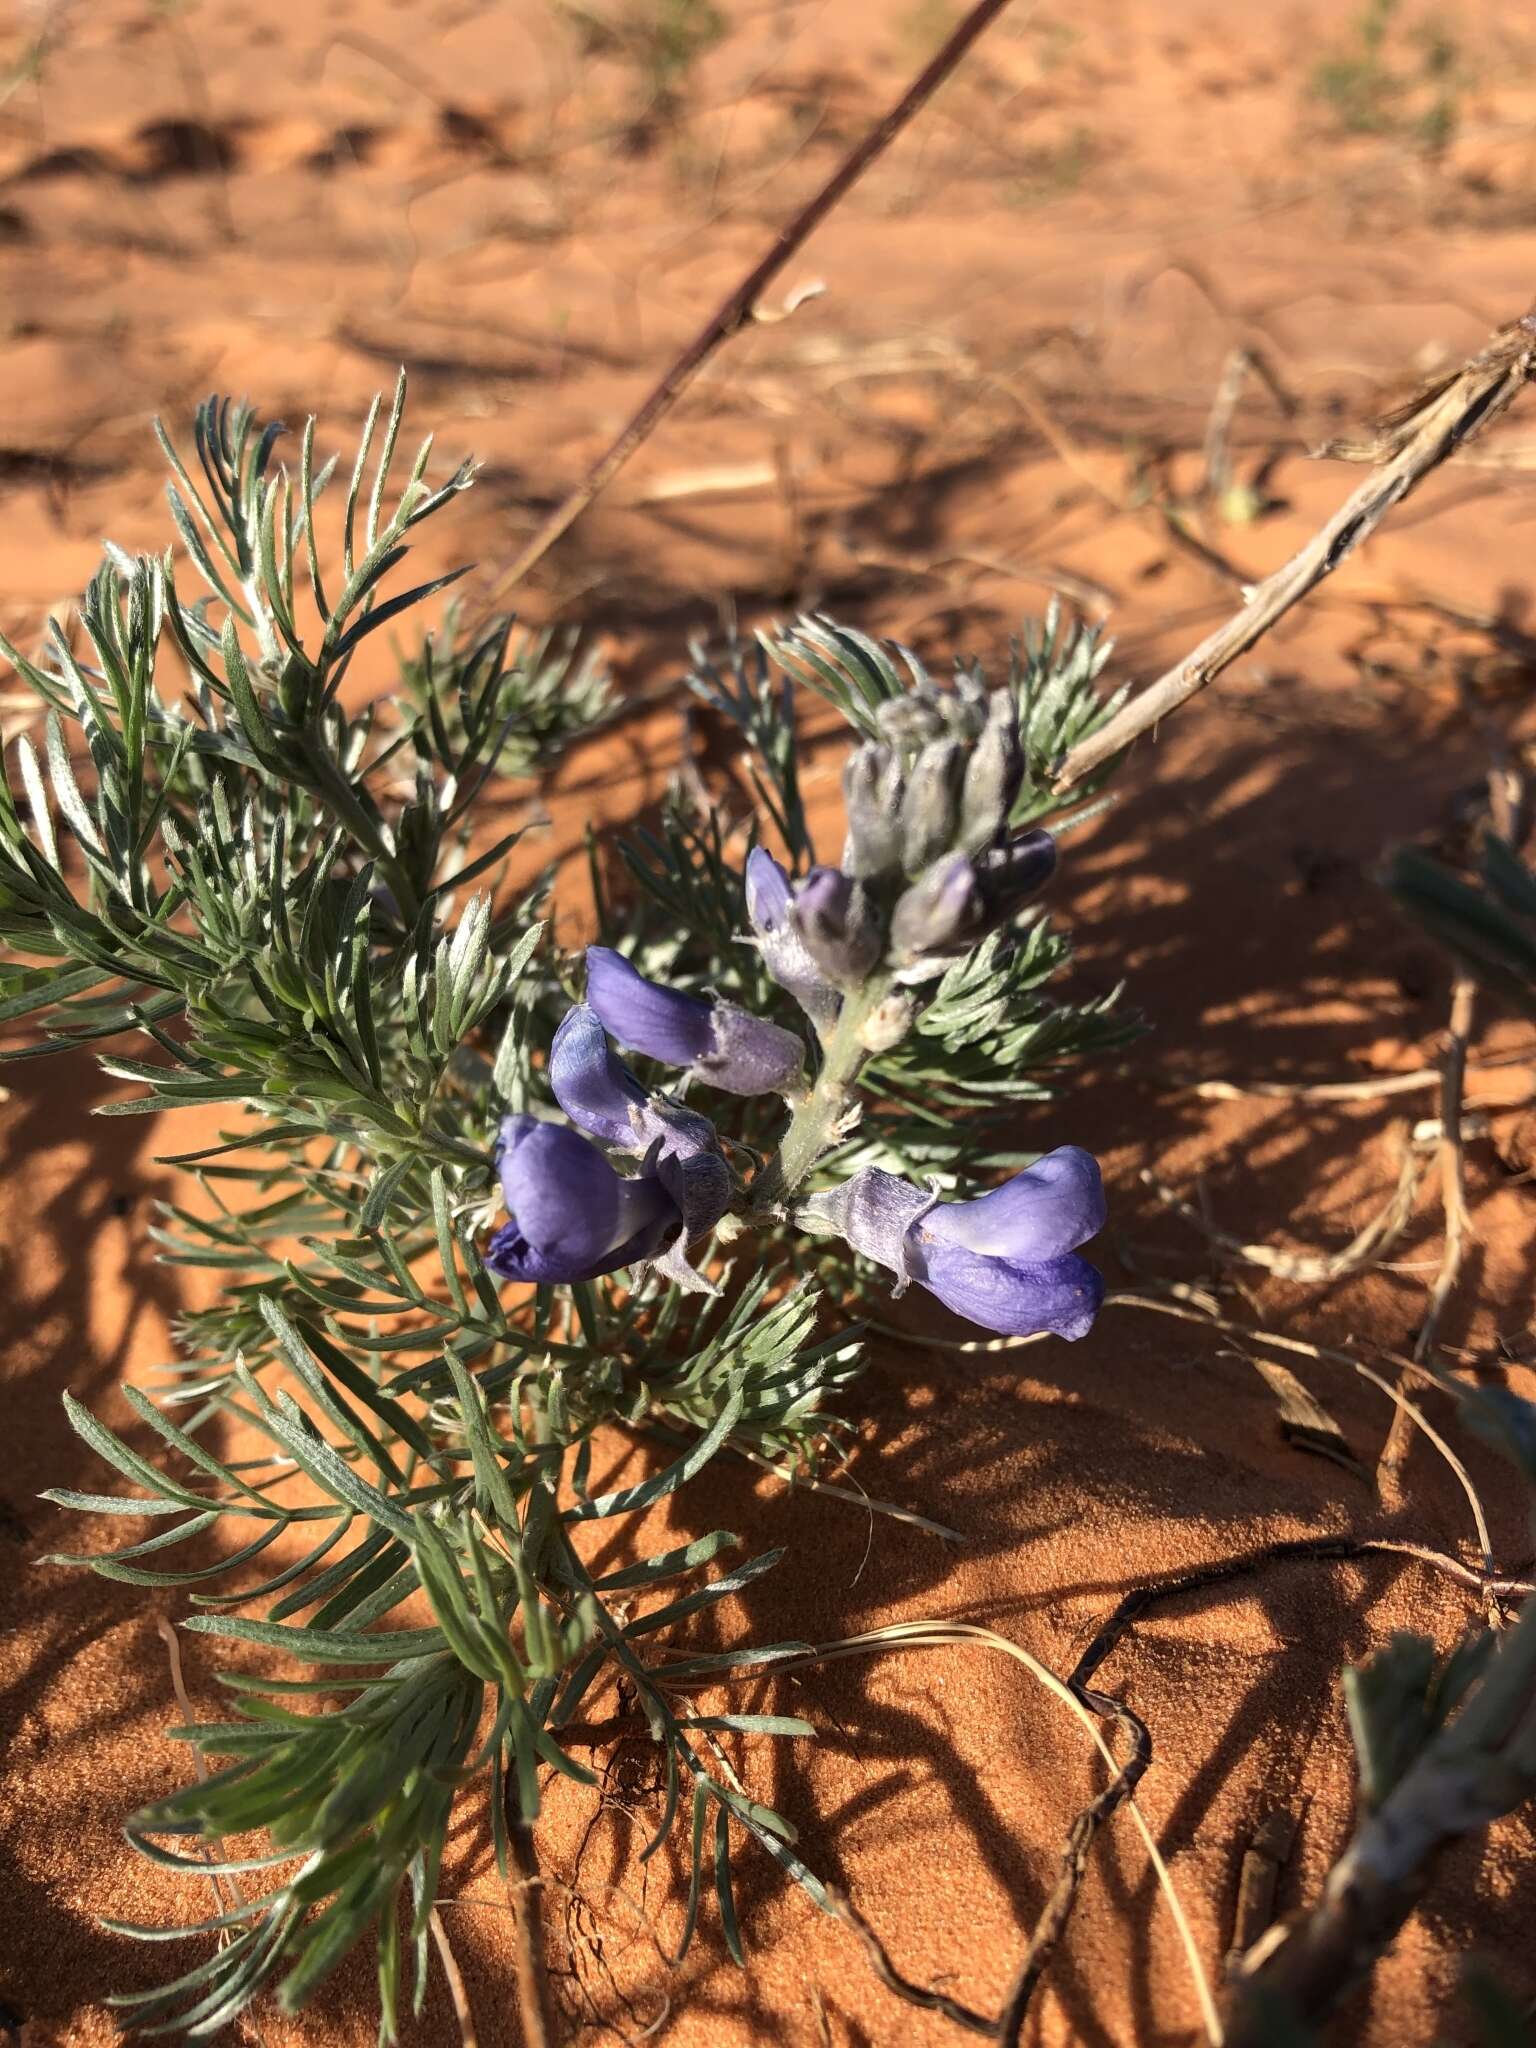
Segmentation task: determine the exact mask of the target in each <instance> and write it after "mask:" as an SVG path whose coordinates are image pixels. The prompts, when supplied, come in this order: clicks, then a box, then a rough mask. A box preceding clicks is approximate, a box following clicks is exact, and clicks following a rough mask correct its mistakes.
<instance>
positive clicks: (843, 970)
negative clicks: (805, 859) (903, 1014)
mask: <svg viewBox="0 0 1536 2048" xmlns="http://www.w3.org/2000/svg"><path fill="white" fill-rule="evenodd" d="M790 917H791V920H792V922H793V924H794V927H795V929H796V930H797V931H798V932H799V934H800V936H801V938H802V939H803V940H804V941H805V947H806V951H807V952H808V953H809V954H810V956H811V958H812V959H813V960H814V961H815V962H816V965H817V966H818V967H819V968H820V969H821V971H822V973H823V974H824V975H825V976H826V977H827V979H828V981H830V982H832V983H833V984H834V985H835V986H836V987H838V988H857V987H858V986H859V984H860V982H862V981H864V980H866V979H867V977H868V975H869V973H870V971H871V969H872V968H873V967H874V965H875V963H876V962H877V961H878V960H879V958H880V955H881V952H882V950H883V948H884V937H883V934H882V932H881V930H880V919H879V916H878V913H877V912H876V910H875V906H874V904H873V903H872V902H871V900H870V896H869V891H868V890H867V889H865V888H864V886H863V885H862V883H859V882H856V881H854V880H853V878H852V877H851V876H850V875H845V874H844V873H843V872H842V870H841V868H812V869H811V872H810V873H809V874H808V875H807V876H806V878H805V880H804V881H803V882H802V883H801V884H800V886H799V887H798V888H797V889H796V891H795V900H794V907H793V909H792V910H791V912H790Z"/></svg>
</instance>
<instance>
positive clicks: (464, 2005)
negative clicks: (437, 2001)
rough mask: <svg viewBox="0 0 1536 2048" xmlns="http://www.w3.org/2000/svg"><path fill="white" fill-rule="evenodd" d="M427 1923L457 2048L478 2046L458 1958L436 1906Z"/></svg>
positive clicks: (478, 2047) (478, 2039)
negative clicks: (455, 2027)
mask: <svg viewBox="0 0 1536 2048" xmlns="http://www.w3.org/2000/svg"><path fill="white" fill-rule="evenodd" d="M427 1925H428V1927H430V1928H431V1930H432V1939H433V1940H434V1941H435V1942H436V1944H437V1954H438V1960H439V1961H440V1962H441V1963H442V1966H443V1975H444V1976H445V1977H446V1978H447V1979H448V1996H449V1998H450V1999H451V2000H452V2001H453V2013H454V2018H455V2019H456V2020H457V2021H458V2023H459V2048H480V2037H479V2036H478V2034H476V2032H475V2016H474V2014H473V2013H472V2012H471V2011H470V2006H469V1993H468V1992H467V1991H466V1990H465V1989H464V1978H463V1974H462V1972H461V1971H460V1969H459V1959H458V1957H457V1956H456V1955H455V1954H454V1952H453V1947H452V1944H451V1943H450V1941H449V1939H448V1930H447V1928H446V1927H445V1926H444V1925H443V1917H442V1915H441V1914H440V1913H439V1912H438V1910H437V1908H436V1906H434V1907H433V1908H432V1910H431V1912H430V1913H429V1914H428V1915H427Z"/></svg>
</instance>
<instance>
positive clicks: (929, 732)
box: [748, 674, 1056, 1028]
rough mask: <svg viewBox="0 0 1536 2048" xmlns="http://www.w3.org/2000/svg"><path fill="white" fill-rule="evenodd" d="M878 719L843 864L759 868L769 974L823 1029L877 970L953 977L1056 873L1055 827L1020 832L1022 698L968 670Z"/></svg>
mask: <svg viewBox="0 0 1536 2048" xmlns="http://www.w3.org/2000/svg"><path fill="white" fill-rule="evenodd" d="M875 723H876V724H877V726H878V727H879V730H880V735H881V737H880V738H879V739H877V740H868V741H866V742H864V744H863V745H861V746H859V747H857V748H855V750H854V752H853V753H852V754H851V755H850V756H849V759H848V764H847V766H846V768H845V770H844V773H843V795H844V801H845V804H846V808H847V815H848V835H847V839H846V842H845V844H844V847H843V859H842V866H841V867H838V868H830V867H821V868H813V869H812V870H811V872H810V873H809V874H808V875H807V876H806V877H805V879H804V880H803V881H801V882H799V883H798V884H794V883H791V882H790V880H789V878H788V877H787V876H786V875H784V874H783V872H782V870H780V869H778V868H777V864H776V863H773V862H771V861H770V860H769V858H768V856H767V855H766V854H764V855H754V857H753V858H754V861H755V862H756V863H757V869H756V874H755V877H754V876H753V874H751V873H750V872H749V878H748V884H749V885H748V909H749V912H750V914H751V917H752V923H753V928H754V930H755V931H756V933H757V937H758V941H759V943H760V945H761V946H762V949H763V955H764V958H765V960H766V961H767V963H768V968H769V971H770V973H772V974H773V975H774V977H775V979H776V980H778V981H779V982H780V983H781V984H782V985H783V986H784V987H786V988H788V989H790V990H791V991H792V992H793V993H794V995H795V996H796V998H797V999H798V1000H799V1001H800V1003H801V1004H802V1006H803V1007H804V1008H805V1009H806V1010H807V1011H808V1012H809V1013H810V1014H811V1016H812V1017H814V1018H815V1019H816V1022H817V1024H818V1027H821V1028H824V1027H825V1023H826V1021H827V1016H828V1014H829V1013H830V1014H835V1013H836V1009H837V1006H838V997H839V993H840V992H841V991H845V990H848V989H852V988H857V987H859V986H861V985H862V984H863V983H864V982H865V981H867V980H868V978H869V976H870V975H871V974H873V973H874V972H875V970H876V969H877V968H880V967H882V966H883V967H884V968H885V969H886V970H888V971H889V972H890V973H891V974H892V975H894V977H895V978H896V980H898V981H900V982H905V983H908V984H915V983H920V982H923V981H928V980H931V979H932V978H933V977H934V976H935V975H938V974H941V973H942V972H943V971H944V969H945V968H946V967H947V966H948V965H949V964H950V963H951V961H953V960H954V959H956V958H958V957H959V955H961V954H962V953H964V952H966V951H967V950H969V948H970V947H972V946H974V945H975V944H976V942H977V941H978V940H979V939H981V938H983V937H984V936H985V935H986V934H987V933H988V932H989V931H994V930H996V929H997V928H998V927H999V926H1000V925H1002V924H1005V923H1006V922H1007V921H1008V920H1009V919H1010V918H1011V917H1012V916H1013V915H1014V914H1015V913H1016V912H1017V911H1019V910H1020V909H1022V908H1023V906H1024V905H1025V904H1026V903H1027V902H1028V901H1029V900H1030V898H1031V897H1033V896H1035V895H1036V894H1038V892H1039V891H1040V890H1041V889H1042V888H1043V887H1044V886H1045V884H1046V883H1047V882H1048V881H1049V880H1050V878H1051V875H1052V874H1053V873H1054V871H1055V867H1056V845H1055V841H1054V840H1053V839H1052V837H1051V835H1050V834H1049V833H1048V832H1042V831H1029V832H1024V833H1021V834H1019V835H1017V836H1016V837H1014V838H1012V839H1010V838H1009V837H1008V821H1009V818H1010V816H1011V814H1012V811H1013V806H1014V804H1015V802H1016V801H1017V798H1018V794H1019V789H1020V787H1021V785H1022V783H1023V780H1024V754H1023V749H1022V747H1021V746H1020V743H1019V722H1018V706H1017V703H1016V701H1015V698H1014V695H1013V692H1012V691H1011V690H993V691H991V692H989V691H988V690H987V689H986V688H985V686H984V685H983V684H982V683H980V682H979V681H977V680H976V678H974V677H972V676H968V675H963V674H962V675H961V676H960V678H959V679H958V681H957V682H956V685H955V687H954V689H953V690H941V689H938V688H937V687H936V686H935V685H934V684H933V683H931V682H929V681H928V680H927V679H926V678H925V679H924V680H923V681H922V682H920V683H919V684H918V685H917V686H916V687H915V688H914V689H912V690H911V691H909V692H908V693H907V694H906V695H905V696H901V697H894V698H889V699H887V700H886V702H884V703H883V704H881V705H880V707H879V709H878V710H877V711H876V713H875ZM770 871H771V872H770ZM808 997H809V998H810V1000H808Z"/></svg>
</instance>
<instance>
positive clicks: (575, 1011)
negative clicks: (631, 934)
mask: <svg viewBox="0 0 1536 2048" xmlns="http://www.w3.org/2000/svg"><path fill="white" fill-rule="evenodd" d="M549 1085H550V1087H551V1088H552V1089H553V1090H554V1096H555V1100H556V1102H558V1103H559V1105H560V1107H561V1108H562V1109H563V1110H564V1111H565V1113H566V1115H567V1116H568V1117H569V1118H570V1120H571V1122H572V1123H573V1124H579V1125H580V1126H581V1128H582V1130H584V1131H587V1132H589V1133H590V1134H591V1135H592V1136H593V1137H594V1138H601V1139H602V1141H603V1143H604V1144H605V1145H617V1146H618V1147H619V1149H620V1150H621V1151H624V1152H632V1151H635V1150H637V1149H638V1150H640V1151H642V1152H643V1151H644V1150H645V1146H644V1144H640V1145H639V1146H638V1147H637V1145H636V1138H637V1137H638V1135H639V1134H638V1132H637V1130H636V1128H635V1124H636V1118H637V1117H638V1116H639V1115H640V1113H642V1112H643V1110H644V1108H645V1102H646V1095H645V1090H644V1089H643V1088H642V1087H641V1086H640V1083H639V1082H638V1081H637V1080H636V1079H635V1077H634V1075H633V1074H632V1073H631V1072H630V1071H629V1069H628V1067H626V1066H625V1064H624V1062H623V1061H622V1060H621V1059H619V1058H618V1057H617V1056H616V1055H615V1053H614V1051H613V1049H612V1047H611V1046H610V1045H609V1043H608V1034H607V1032H606V1031H604V1029H603V1027H602V1024H601V1022H600V1020H599V1018H598V1015H597V1012H596V1011H595V1010H593V1009H589V1008H588V1006H587V1005H586V1004H585V1003H577V1004H576V1005H575V1006H574V1007H573V1008H571V1009H569V1010H567V1011H566V1013H565V1015H564V1016H563V1017H562V1018H561V1020H560V1028H559V1029H558V1030H557V1031H556V1033H555V1041H554V1044H553V1045H552V1046H551V1047H550V1049H549Z"/></svg>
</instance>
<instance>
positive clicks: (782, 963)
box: [746, 846, 842, 1033]
mask: <svg viewBox="0 0 1536 2048" xmlns="http://www.w3.org/2000/svg"><path fill="white" fill-rule="evenodd" d="M746 891H747V917H748V920H749V921H750V923H751V926H752V930H753V932H754V934H755V935H756V938H757V945H758V951H759V952H760V953H761V954H762V956H763V965H764V966H765V967H766V968H767V969H768V972H769V973H770V974H771V975H772V976H773V978H774V980H775V981H776V982H777V983H778V984H779V987H780V988H783V989H788V991H789V993H790V994H791V995H792V996H793V997H794V999H795V1001H796V1002H797V1003H798V1004H799V1005H800V1007H801V1009H802V1010H804V1012H805V1014H806V1015H807V1016H808V1017H809V1018H810V1019H811V1021H812V1023H813V1024H814V1025H815V1026H816V1029H817V1030H818V1031H820V1032H823V1033H825V1032H826V1031H828V1030H829V1029H830V1028H831V1026H832V1025H833V1024H835V1023H836V1022H837V1013H838V1011H839V1010H840V1009H841V1008H842V997H841V996H840V995H839V994H838V992H837V990H836V989H835V988H833V986H832V984H831V983H830V982H829V981H828V980H827V979H826V977H825V976H824V975H823V973H822V971H821V969H820V968H819V967H818V966H817V965H816V962H815V961H814V960H813V959H812V958H811V955H810V952H809V950H808V949H807V947H806V943H805V941H804V939H803V938H801V936H800V933H799V930H798V928H797V927H796V925H795V923H794V920H793V919H792V918H791V917H790V914H789V911H790V904H791V902H792V900H793V895H794V891H793V886H792V884H791V882H790V879H789V876H788V875H787V874H786V873H785V872H784V870H783V868H781V867H780V866H779V863H778V862H777V861H776V860H775V859H774V857H773V855H772V854H771V853H769V851H768V850H767V848H766V847H763V846H754V847H753V849H752V851H751V852H750V853H749V854H748V855H747V868H746Z"/></svg>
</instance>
